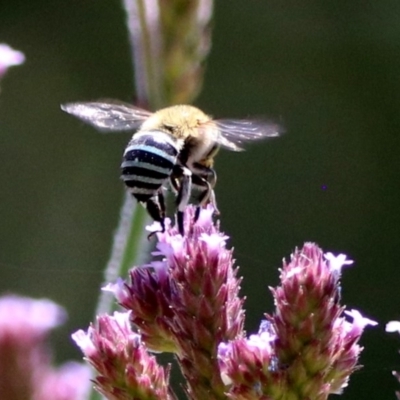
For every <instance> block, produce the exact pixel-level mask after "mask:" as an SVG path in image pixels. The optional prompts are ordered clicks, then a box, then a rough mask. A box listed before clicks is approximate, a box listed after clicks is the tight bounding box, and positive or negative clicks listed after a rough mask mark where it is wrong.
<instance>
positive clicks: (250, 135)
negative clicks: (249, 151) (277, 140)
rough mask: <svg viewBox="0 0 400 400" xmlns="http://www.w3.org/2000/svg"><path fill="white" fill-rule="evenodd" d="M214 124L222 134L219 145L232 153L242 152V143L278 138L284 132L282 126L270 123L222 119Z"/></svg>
mask: <svg viewBox="0 0 400 400" xmlns="http://www.w3.org/2000/svg"><path fill="white" fill-rule="evenodd" d="M214 122H215V123H216V125H217V127H218V130H219V133H220V134H219V138H218V143H219V144H220V145H221V146H222V147H225V148H226V149H228V150H232V151H242V150H243V148H242V147H241V146H240V145H241V144H242V143H245V142H252V141H254V140H260V139H265V138H271V137H276V136H279V135H280V134H281V133H282V132H283V129H282V128H281V126H279V125H278V124H275V123H273V122H269V121H262V120H241V119H227V120H224V119H220V120H216V121H214Z"/></svg>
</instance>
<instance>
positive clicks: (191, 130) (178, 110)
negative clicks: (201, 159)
mask: <svg viewBox="0 0 400 400" xmlns="http://www.w3.org/2000/svg"><path fill="white" fill-rule="evenodd" d="M208 121H210V117H208V116H207V115H206V114H204V113H203V112H202V111H201V110H199V109H198V108H196V107H193V106H188V105H179V106H172V107H167V108H163V109H161V110H159V111H157V112H156V113H154V114H153V115H152V116H151V117H149V118H148V119H147V120H146V121H145V122H144V123H143V125H142V127H141V129H143V130H161V131H163V132H166V133H169V134H171V135H173V136H175V137H177V138H182V139H185V138H187V137H189V136H197V134H198V133H197V130H198V128H199V127H200V126H201V125H202V124H204V123H206V122H208Z"/></svg>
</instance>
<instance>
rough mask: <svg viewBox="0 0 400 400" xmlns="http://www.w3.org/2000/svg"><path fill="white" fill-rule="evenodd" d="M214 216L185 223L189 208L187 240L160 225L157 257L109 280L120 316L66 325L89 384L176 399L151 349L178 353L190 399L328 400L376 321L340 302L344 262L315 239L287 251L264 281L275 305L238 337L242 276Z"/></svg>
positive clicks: (122, 394) (118, 394)
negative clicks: (276, 275) (88, 368)
mask: <svg viewBox="0 0 400 400" xmlns="http://www.w3.org/2000/svg"><path fill="white" fill-rule="evenodd" d="M212 213H213V210H212V209H211V208H207V209H205V210H202V212H201V214H200V218H199V220H198V221H197V222H196V223H194V209H193V208H191V207H189V208H188V209H187V211H186V215H185V223H186V226H185V232H186V234H185V236H184V237H182V236H181V235H180V234H179V233H178V232H177V230H176V229H175V228H174V227H170V224H167V225H168V226H167V230H166V231H165V233H158V234H157V237H158V244H157V251H156V252H154V253H153V256H154V257H155V259H154V261H153V262H152V263H151V264H149V265H145V266H141V267H135V268H133V269H132V270H131V271H130V277H129V280H127V281H122V280H120V281H119V282H117V283H116V284H110V285H108V287H107V290H111V291H112V292H114V294H115V296H116V298H117V301H118V303H119V304H120V305H121V306H122V307H123V308H125V309H126V310H127V313H126V314H125V316H124V317H123V318H122V317H121V316H118V317H117V316H114V317H113V318H112V317H107V316H104V317H99V318H98V322H97V326H94V327H93V326H92V327H90V328H89V330H88V332H87V333H85V332H83V331H80V332H78V333H77V334H75V336H74V338H75V340H76V341H77V343H78V345H79V346H80V347H81V349H82V350H83V352H84V354H85V356H86V358H87V359H88V360H89V362H90V363H91V364H92V365H93V366H94V367H95V368H96V370H97V377H96V380H95V384H96V387H97V389H98V390H99V391H100V392H101V393H102V394H104V395H105V396H106V397H107V398H109V399H113V400H117V399H128V398H137V399H168V400H169V399H173V398H175V395H174V393H173V391H172V389H171V387H170V384H169V382H168V370H165V369H163V368H162V367H161V366H159V365H158V364H157V362H156V359H155V358H154V357H153V356H151V355H150V354H149V353H148V351H153V352H170V353H173V354H174V355H175V357H176V359H177V362H178V365H179V367H180V369H181V371H182V374H183V377H184V378H185V380H186V393H187V396H188V398H190V399H198V400H203V399H208V400H213V399H226V398H229V399H237V400H245V399H246V400H252V399H254V400H256V399H265V400H267V399H268V400H273V399H299V400H300V399H302V400H304V399H314V400H325V399H326V398H327V397H328V395H329V394H330V393H340V392H341V390H342V388H343V387H345V386H346V385H347V381H348V379H349V376H350V374H351V373H352V372H353V371H354V370H355V369H356V368H358V366H357V361H358V357H359V354H360V352H361V350H362V348H361V347H360V346H359V345H358V341H359V339H360V337H361V334H362V332H363V329H364V327H365V326H366V325H368V324H370V325H374V324H376V323H375V322H373V321H371V320H369V319H367V318H364V317H362V316H361V314H360V313H359V312H358V311H355V310H352V311H344V307H343V306H341V305H340V282H339V279H340V276H341V269H342V266H343V265H347V264H351V261H349V260H346V257H345V256H344V255H339V256H337V257H335V256H333V255H332V254H330V253H328V254H326V255H325V256H324V254H323V252H322V250H321V249H320V248H319V247H318V246H317V245H315V244H313V243H306V244H305V245H304V247H303V248H302V249H300V250H296V251H295V252H294V254H293V255H292V257H291V260H290V262H289V263H286V262H284V264H283V268H282V269H281V276H280V278H281V284H280V286H278V287H276V288H274V289H271V291H272V294H273V296H274V299H275V306H276V309H275V311H274V313H272V314H271V315H266V320H264V321H263V322H262V323H261V326H260V330H259V332H258V334H254V335H250V336H249V337H246V334H245V332H244V330H243V323H244V309H243V299H242V298H240V297H239V288H240V279H238V278H237V269H236V268H234V266H233V264H234V263H233V259H232V251H231V250H229V249H227V248H226V240H227V237H226V236H225V235H223V234H222V233H220V232H219V227H218V225H215V224H214V223H213V221H212ZM117 315H119V314H117ZM346 315H347V316H349V317H350V318H351V319H352V321H348V320H347V319H346ZM128 320H129V322H130V323H131V324H132V327H133V330H132V328H131V327H130V325H129V323H128ZM129 396H130V397H129ZM135 396H136V397H135Z"/></svg>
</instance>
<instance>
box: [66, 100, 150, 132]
mask: <svg viewBox="0 0 400 400" xmlns="http://www.w3.org/2000/svg"><path fill="white" fill-rule="evenodd" d="M61 109H62V110H63V111H65V112H67V113H68V114H71V115H73V116H75V117H77V118H79V119H81V120H82V121H84V122H86V123H88V124H90V125H92V126H94V127H95V128H97V129H99V130H101V131H104V132H107V131H129V130H136V129H138V128H139V127H140V125H141V123H142V122H143V121H144V120H145V119H147V118H148V117H149V116H150V115H151V113H150V112H149V111H145V110H142V109H141V108H137V107H134V106H131V105H130V104H124V103H111V102H109V103H106V102H101V101H96V102H87V103H67V104H62V105H61Z"/></svg>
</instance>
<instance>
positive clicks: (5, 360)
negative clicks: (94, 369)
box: [0, 296, 90, 400]
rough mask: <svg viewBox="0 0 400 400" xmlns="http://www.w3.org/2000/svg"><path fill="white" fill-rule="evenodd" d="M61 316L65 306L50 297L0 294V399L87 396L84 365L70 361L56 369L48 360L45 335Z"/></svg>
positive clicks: (45, 399) (49, 399)
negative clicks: (32, 297)
mask: <svg viewBox="0 0 400 400" xmlns="http://www.w3.org/2000/svg"><path fill="white" fill-rule="evenodd" d="M64 319H65V313H64V310H63V309H62V308H61V307H59V306H58V305H56V304H54V303H53V302H51V301H50V300H33V299H28V298H24V297H17V296H4V297H2V298H0V355H1V356H0V399H7V400H21V399H31V400H83V399H85V398H86V396H87V393H88V391H89V386H90V382H89V379H90V371H89V368H88V367H87V366H86V365H82V364H78V363H72V362H71V363H68V364H65V365H64V366H62V367H60V368H59V369H55V368H53V367H52V366H51V363H50V354H49V351H48V348H47V346H46V339H47V336H48V334H49V331H50V330H51V329H53V328H55V327H56V326H58V325H59V324H60V323H62V322H63V321H64Z"/></svg>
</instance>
